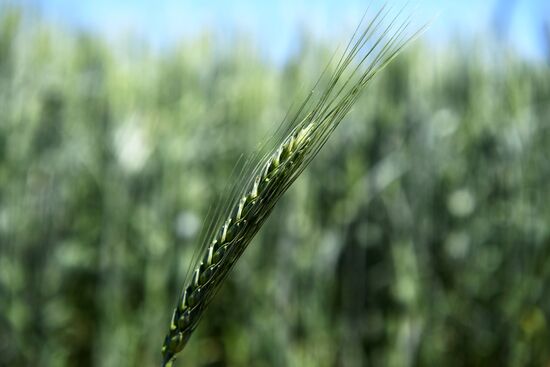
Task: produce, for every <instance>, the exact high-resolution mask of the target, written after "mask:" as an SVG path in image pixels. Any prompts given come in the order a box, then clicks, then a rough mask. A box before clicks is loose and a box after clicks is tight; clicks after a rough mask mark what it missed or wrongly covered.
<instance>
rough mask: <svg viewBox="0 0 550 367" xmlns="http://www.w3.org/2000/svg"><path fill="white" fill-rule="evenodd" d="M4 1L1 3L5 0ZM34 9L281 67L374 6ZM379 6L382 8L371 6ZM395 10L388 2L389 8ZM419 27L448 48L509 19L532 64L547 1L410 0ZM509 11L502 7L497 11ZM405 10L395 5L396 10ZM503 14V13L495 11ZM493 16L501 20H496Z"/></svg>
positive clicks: (87, 0)
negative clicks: (253, 53) (204, 41)
mask: <svg viewBox="0 0 550 367" xmlns="http://www.w3.org/2000/svg"><path fill="white" fill-rule="evenodd" d="M0 1H1V0H0ZM19 2H23V3H27V4H30V5H32V6H34V7H37V8H38V9H39V10H40V11H41V12H42V14H43V15H45V17H46V18H48V19H50V20H52V21H55V22H59V23H62V24H67V25H69V26H76V27H79V28H84V29H89V30H92V31H96V32H99V33H101V34H104V35H105V36H107V37H109V38H114V39H116V38H117V37H120V36H121V35H124V34H128V33H131V34H135V35H138V36H140V37H143V38H144V39H146V40H148V41H149V42H150V43H152V44H153V45H164V44H170V43H171V42H172V41H174V40H177V39H180V38H182V37H183V38H186V37H193V36H194V35H196V34H198V33H200V32H202V31H204V30H205V29H209V30H211V31H214V32H217V33H218V34H221V35H222V36H223V35H225V34H231V32H232V31H234V30H235V29H238V30H241V31H245V32H249V33H250V34H253V35H254V36H255V37H256V39H257V41H258V44H262V45H266V47H265V50H264V51H265V53H266V54H267V55H268V56H269V57H272V58H274V59H284V57H285V55H288V53H289V52H290V50H292V47H293V45H294V43H295V40H296V33H297V32H298V31H299V30H300V29H303V28H306V29H308V30H311V31H312V32H313V33H314V34H315V35H318V36H319V37H324V38H326V37H331V36H337V37H342V36H346V35H349V32H350V31H351V30H352V29H353V27H354V26H355V25H356V24H357V23H358V21H359V19H360V18H361V15H362V14H363V12H364V10H365V9H366V7H367V4H368V3H370V2H372V1H368V0H320V1H314V0H280V1H272V0H264V1H262V0H234V1H229V0H225V1H223V0H212V1H207V0H187V1H185V0H179V1H178V0H165V1H161V0H156V1H146V0H118V1H114V0H80V1H77V0H20V1H19ZM374 3H375V4H381V3H382V1H374ZM390 3H391V1H390ZM410 3H412V4H415V5H417V6H418V14H419V16H420V18H421V19H423V20H429V19H432V18H433V17H434V16H435V15H436V14H437V18H436V19H435V20H434V22H433V24H432V25H431V26H430V28H429V29H428V31H427V33H426V35H425V38H426V39H427V40H428V41H429V42H433V43H436V44H437V43H441V42H445V41H446V40H447V39H448V38H449V37H450V36H452V35H456V34H457V33H458V34H459V35H461V36H462V37H468V36H471V35H474V34H478V35H479V34H481V35H486V34H488V32H489V30H491V29H494V24H495V19H497V18H499V19H507V18H508V19H509V22H508V24H509V28H508V33H507V36H506V40H507V41H509V42H511V43H512V44H513V45H514V47H516V48H518V49H519V50H520V51H521V52H523V53H524V54H526V55H528V56H535V57H537V56H539V57H540V56H541V55H542V54H543V52H544V51H545V48H544V47H543V42H542V40H543V35H542V24H543V23H542V21H543V20H546V21H547V22H550V1H547V0H508V1H506V0H463V1H460V0H454V1H452V0H448V1H436V0H413V1H410ZM501 3H506V4H507V5H505V6H501V7H500V8H499V6H498V5H499V4H501ZM399 4H403V2H402V1H399V2H397V6H399ZM496 9H500V11H496ZM495 14H500V17H496V16H495Z"/></svg>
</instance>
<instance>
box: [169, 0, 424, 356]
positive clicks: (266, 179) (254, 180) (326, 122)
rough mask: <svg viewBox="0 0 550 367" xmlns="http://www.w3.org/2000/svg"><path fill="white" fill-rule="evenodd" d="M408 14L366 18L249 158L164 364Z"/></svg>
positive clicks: (210, 240) (214, 229) (184, 301)
mask: <svg viewBox="0 0 550 367" xmlns="http://www.w3.org/2000/svg"><path fill="white" fill-rule="evenodd" d="M410 28H411V18H410V16H408V17H404V16H403V9H401V10H399V11H396V10H395V9H392V8H391V7H389V6H382V7H381V8H380V9H379V10H377V11H376V12H375V14H374V15H373V16H372V17H371V19H370V20H369V21H367V22H365V17H364V18H363V21H362V22H361V24H360V25H359V27H358V28H357V29H356V31H355V33H354V35H353V36H352V37H351V39H350V41H349V43H348V45H347V47H346V49H345V50H344V52H343V53H342V55H341V57H340V58H339V59H338V62H337V63H336V66H335V68H334V69H333V70H332V72H330V71H329V70H331V69H330V65H329V67H327V70H325V72H324V73H323V74H322V76H321V78H320V79H319V82H318V83H317V84H316V86H315V87H314V88H313V89H312V91H311V92H310V93H309V94H308V96H307V97H306V99H305V101H304V102H303V103H302V104H301V105H300V106H299V108H298V109H297V110H296V111H294V112H293V113H291V115H290V116H291V117H290V118H288V119H285V120H284V121H283V123H282V124H281V126H280V128H279V130H278V131H277V133H276V134H275V135H274V136H273V138H272V139H271V140H270V143H269V144H266V145H265V146H264V147H263V148H262V149H260V150H259V151H258V153H257V154H256V155H255V156H254V157H252V158H250V159H249V160H248V161H247V162H246V164H245V165H244V168H243V169H242V171H239V175H238V177H237V179H236V182H235V183H234V185H233V187H232V189H231V190H230V192H231V193H232V194H231V195H228V198H227V199H226V201H225V203H224V204H223V205H220V206H219V207H218V209H217V210H216V211H215V212H214V214H213V215H212V216H211V218H209V219H208V220H207V222H205V223H209V225H208V226H206V228H207V229H206V231H205V232H203V236H202V239H201V247H200V251H198V252H197V254H199V256H198V257H196V259H195V261H194V262H193V265H192V267H191V268H192V269H194V271H193V272H192V273H191V274H189V276H188V278H190V279H186V283H185V284H186V286H185V288H184V291H183V294H182V295H181V297H180V299H179V301H178V303H177V306H176V308H175V309H174V312H173V315H172V320H171V322H170V330H169V332H168V334H167V335H166V338H165V341H164V345H163V347H162V354H163V366H171V365H172V364H173V361H174V359H175V356H176V354H177V353H178V352H180V351H181V350H182V349H183V348H184V347H185V345H186V343H187V341H188V340H189V338H190V337H191V335H192V333H193V330H194V329H195V328H196V327H197V325H198V323H199V320H200V318H201V315H202V314H203V311H204V310H205V308H206V307H207V306H208V304H209V302H210V301H211V300H212V298H213V296H214V294H215V293H216V291H217V289H218V288H219V286H220V285H221V284H222V282H223V280H224V279H225V278H226V276H227V275H228V273H229V271H230V270H231V268H232V267H233V265H234V264H235V262H236V261H237V260H238V259H239V257H240V256H241V254H242V253H243V252H244V250H245V249H246V247H247V246H248V244H249V243H250V241H251V240H252V239H253V238H254V235H255V234H256V233H257V232H258V230H259V229H260V227H261V226H262V224H263V223H264V221H265V219H266V218H267V217H268V216H269V214H270V213H271V211H272V209H273V207H274V206H275V204H276V203H277V201H278V200H279V198H280V197H281V195H283V194H284V192H285V191H286V190H287V189H288V188H289V187H290V185H291V184H292V183H293V182H294V181H295V180H296V178H297V177H298V176H299V175H300V173H301V172H302V171H303V170H304V169H305V167H307V165H308V164H309V163H310V162H311V160H312V159H313V158H314V157H315V156H316V154H317V153H318V152H319V150H320V149H321V148H322V147H323V145H324V144H325V143H326V141H327V139H328V138H329V137H330V135H331V134H332V132H333V131H334V129H335V128H336V127H337V126H338V124H339V123H340V122H341V121H342V119H343V118H344V117H345V116H346V114H347V113H348V112H349V111H350V109H351V108H352V106H353V104H354V103H355V102H356V100H357V98H358V97H359V95H360V94H361V92H362V91H363V90H364V89H365V87H366V86H367V85H368V84H369V82H370V81H371V80H372V78H373V77H374V76H375V75H376V74H377V73H378V72H380V71H381V70H382V69H383V68H384V67H385V66H386V65H387V64H388V63H389V62H390V61H391V60H392V59H393V58H394V57H395V56H396V55H397V54H398V53H399V52H400V51H401V50H402V48H403V47H404V46H405V45H406V44H407V43H409V42H410V41H411V40H412V39H413V38H414V37H416V35H418V33H419V32H420V30H416V31H413V32H411V31H410Z"/></svg>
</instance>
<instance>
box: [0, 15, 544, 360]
mask: <svg viewBox="0 0 550 367" xmlns="http://www.w3.org/2000/svg"><path fill="white" fill-rule="evenodd" d="M39 18H40V17H39V16H37V15H36V14H32V13H30V12H27V11H25V10H22V9H18V8H4V9H2V11H1V12H0V366H2V367H3V366H6V367H8V366H9V367H19V366H48V367H50V366H51V367H57V366H84V367H86V366H105V367H110V366H113V367H115V366H116V367H123V366H160V364H161V362H162V356H161V347H162V345H163V340H164V337H165V335H166V332H167V331H168V327H169V325H170V318H171V316H172V312H173V309H174V306H175V305H176V303H177V302H178V297H179V296H180V295H181V292H182V287H183V286H184V280H185V279H189V275H188V271H189V266H190V265H191V259H192V258H193V255H194V254H195V252H196V251H197V249H198V248H199V247H200V244H199V243H198V238H199V237H200V234H201V225H202V224H203V223H204V222H205V218H208V213H209V210H210V213H211V210H212V208H214V209H215V208H216V207H215V206H213V205H214V204H215V203H216V202H217V200H218V198H219V197H220V195H223V194H224V192H227V190H228V187H229V188H231V187H232V186H231V184H235V183H236V182H238V181H239V172H238V171H237V172H236V170H235V169H234V167H235V165H236V163H237V162H238V161H239V159H240V157H241V156H243V155H244V157H248V156H250V155H251V154H253V152H254V151H255V150H256V149H257V147H258V144H261V143H262V142H264V141H266V140H267V139H269V137H270V136H271V135H270V134H272V133H273V132H274V131H275V129H276V128H277V126H278V125H279V123H281V121H282V120H283V118H284V116H285V114H286V113H287V111H288V110H289V108H290V107H291V106H293V104H296V103H298V104H299V103H300V102H301V101H302V100H303V99H304V96H306V95H307V94H308V92H309V91H310V89H311V87H312V86H313V85H314V84H315V82H316V81H317V79H318V78H319V75H320V74H321V72H322V71H323V70H324V69H325V67H326V65H327V64H328V63H329V61H330V59H331V57H332V56H333V54H334V52H335V50H336V49H337V48H338V47H341V46H345V44H346V42H347V39H346V38H345V37H343V38H342V39H341V42H340V43H338V44H335V43H333V42H329V41H327V40H325V41H320V40H317V39H316V38H315V37H313V36H312V35H308V34H304V35H303V37H302V39H301V40H300V43H299V47H298V48H297V50H296V52H295V53H293V54H292V55H291V56H290V58H289V60H288V61H286V62H285V63H283V64H282V65H279V64H275V63H273V62H270V61H269V60H268V59H267V58H266V57H263V56H262V53H261V52H260V51H259V49H258V46H257V45H256V44H255V43H254V42H253V41H251V40H252V39H253V35H242V37H237V38H236V39H234V40H232V41H231V44H229V45H228V44H227V42H226V43H223V42H220V41H219V40H218V39H217V38H216V37H215V36H213V35H211V34H209V33H208V32H205V33H203V34H200V35H197V36H196V37H194V38H193V39H188V40H185V41H181V42H180V43H177V44H176V45H174V46H171V47H169V48H167V49H163V50H162V51H158V50H154V49H153V48H151V47H148V46H147V45H146V44H143V43H142V42H139V41H137V40H135V39H133V38H132V37H129V38H128V40H127V41H125V42H118V43H116V44H113V42H111V41H108V40H106V39H103V38H102V37H101V36H98V35H95V34H90V33H86V32H84V31H79V30H76V29H66V28H63V27H59V26H56V25H55V24H49V23H47V22H41V21H37V19H39ZM548 44H549V45H550V38H549V40H548ZM548 60H549V59H546V60H532V59H526V58H525V57H522V56H521V55H519V54H517V53H516V52H514V51H513V50H511V49H508V48H506V47H505V46H503V45H502V44H499V43H498V42H496V41H494V40H491V39H490V38H487V39H475V40H474V39H472V40H458V39H457V40H456V42H453V43H449V44H448V45H446V46H445V47H443V48H441V49H437V50H434V49H433V48H430V47H428V46H427V45H426V43H425V42H424V41H423V39H422V36H420V37H419V39H418V40H415V41H414V42H412V43H411V44H410V45H408V46H407V48H406V49H405V50H404V51H403V52H402V53H401V54H400V55H398V57H397V58H396V59H395V60H394V61H393V62H392V63H391V64H390V65H389V66H388V67H386V68H385V69H384V70H382V71H381V72H380V73H378V74H377V75H376V77H375V78H374V80H373V81H372V82H371V83H370V84H369V86H368V87H367V88H366V90H365V91H364V93H362V94H361V96H360V97H359V99H358V100H357V101H356V103H355V104H354V106H353V108H352V109H351V111H350V113H349V114H348V115H346V117H344V120H343V121H342V123H341V124H340V126H338V128H337V129H336V130H335V131H334V133H333V134H332V136H331V137H330V139H329V140H328V142H327V143H326V145H325V146H324V147H323V149H322V150H321V151H320V153H319V154H318V156H317V157H316V158H315V159H314V160H313V161H312V163H311V164H310V165H309V167H307V169H305V170H304V171H303V173H302V174H301V175H300V177H298V178H297V180H296V181H295V183H294V184H293V185H292V187H290V188H289V190H288V191H287V192H286V193H285V194H284V195H283V196H282V197H281V199H280V200H279V202H278V203H277V205H276V206H275V208H274V210H273V212H272V214H271V215H270V217H269V218H268V219H267V220H266V222H265V224H264V225H263V226H262V228H261V229H260V230H259V231H258V234H257V235H256V237H255V238H254V239H253V241H252V242H251V244H250V246H249V247H248V248H247V250H246V252H244V254H243V256H242V258H241V259H240V260H239V261H238V262H237V264H236V265H235V267H234V268H233V270H232V271H231V273H230V274H229V276H228V277H227V279H226V280H225V281H224V283H223V285H222V286H221V287H220V288H219V291H218V292H217V294H216V296H215V297H214V298H213V299H212V302H211V303H210V305H209V307H208V309H206V310H205V312H204V314H203V315H202V318H201V321H200V324H199V325H198V326H197V328H196V331H195V332H194V334H193V337H192V338H191V339H190V340H189V343H188V344H187V346H186V347H185V349H184V350H183V351H182V352H181V353H180V354H179V355H178V359H177V361H176V362H175V363H174V366H208V367H217V366H230V367H241V366H242V367H245V366H258V367H268V366H269V367H271V366H300V367H302V366H303V367H310V366H311V367H317V366H319V367H329V366H331V367H332V366H334V367H336V366H343V367H348V366H349V367H354V366H389V367H401V366H403V367H406V366H449V367H454V366H474V367H475V366H539V367H548V366H550V62H549V61H548ZM186 275H188V277H187V278H186Z"/></svg>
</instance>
